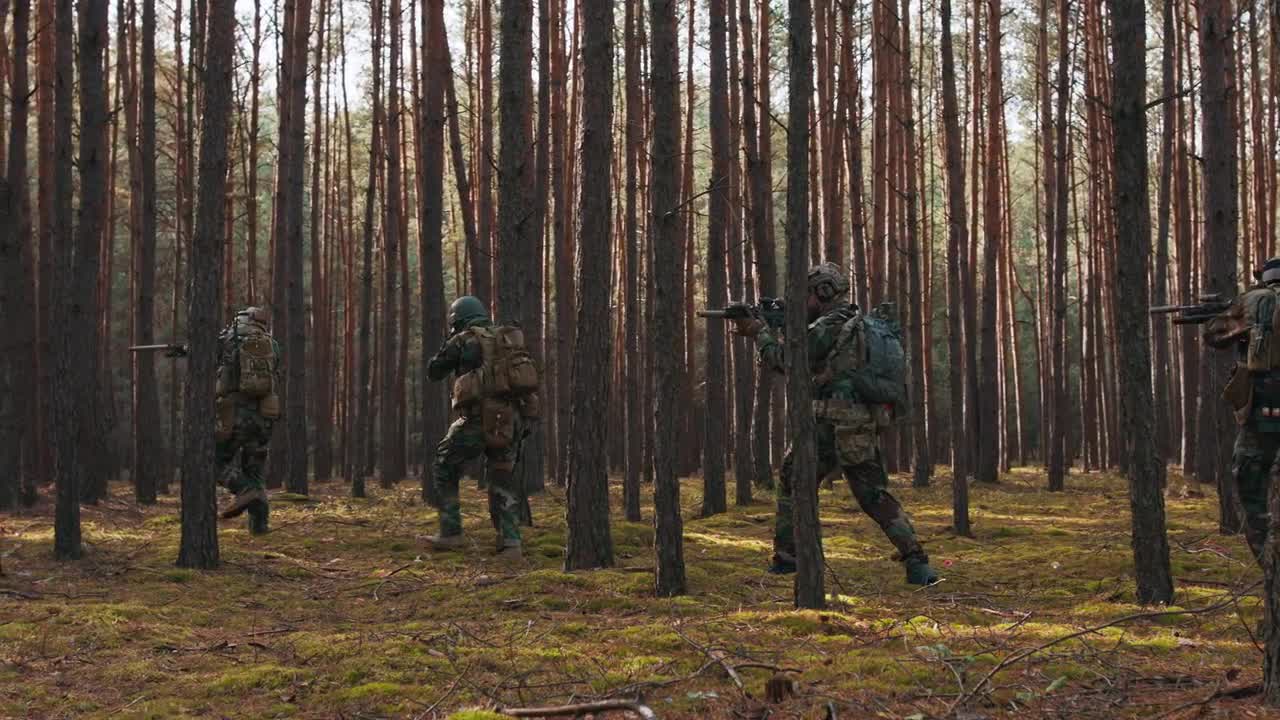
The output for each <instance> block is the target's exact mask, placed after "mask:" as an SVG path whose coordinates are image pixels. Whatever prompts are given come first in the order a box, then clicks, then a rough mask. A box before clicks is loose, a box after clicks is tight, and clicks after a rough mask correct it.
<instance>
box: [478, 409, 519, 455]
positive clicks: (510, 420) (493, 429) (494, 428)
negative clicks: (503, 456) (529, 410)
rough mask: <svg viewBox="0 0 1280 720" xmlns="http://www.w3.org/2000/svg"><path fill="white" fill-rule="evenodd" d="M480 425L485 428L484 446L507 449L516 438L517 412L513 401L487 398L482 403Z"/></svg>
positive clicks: (492, 448) (490, 448) (493, 448)
mask: <svg viewBox="0 0 1280 720" xmlns="http://www.w3.org/2000/svg"><path fill="white" fill-rule="evenodd" d="M480 426H481V427H482V428H483V429H484V446H485V448H487V449H489V450H505V449H507V448H509V447H511V445H512V443H514V442H515V440H516V412H515V408H514V407H512V405H511V403H508V402H506V401H503V400H495V399H492V398H486V399H485V400H483V401H482V402H481V403H480Z"/></svg>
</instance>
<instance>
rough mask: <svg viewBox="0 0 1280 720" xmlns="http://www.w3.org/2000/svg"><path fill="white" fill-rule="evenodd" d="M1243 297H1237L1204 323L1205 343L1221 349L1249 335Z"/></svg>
mask: <svg viewBox="0 0 1280 720" xmlns="http://www.w3.org/2000/svg"><path fill="white" fill-rule="evenodd" d="M1243 297H1244V296H1243V295H1241V296H1240V297H1237V298H1236V299H1235V300H1234V301H1232V303H1231V306H1230V307H1228V308H1227V311H1226V312H1224V313H1222V314H1221V315H1219V316H1217V317H1216V318H1214V319H1212V320H1210V321H1209V322H1207V323H1205V326H1204V335H1203V337H1204V342H1205V344H1206V345H1208V346H1209V347H1211V348H1216V349H1219V350H1222V349H1226V348H1230V347H1232V346H1234V345H1235V344H1236V343H1238V342H1240V341H1242V340H1244V339H1246V338H1247V337H1249V329H1250V325H1249V321H1248V318H1246V317H1245V308H1244V302H1242V300H1241V298H1243Z"/></svg>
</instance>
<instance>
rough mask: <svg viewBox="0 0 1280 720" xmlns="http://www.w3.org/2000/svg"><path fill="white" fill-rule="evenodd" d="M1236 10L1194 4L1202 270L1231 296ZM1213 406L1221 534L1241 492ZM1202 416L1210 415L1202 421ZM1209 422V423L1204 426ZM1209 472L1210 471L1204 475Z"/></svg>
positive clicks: (1209, 434)
mask: <svg viewBox="0 0 1280 720" xmlns="http://www.w3.org/2000/svg"><path fill="white" fill-rule="evenodd" d="M1233 17H1234V16H1233V12H1232V4H1231V1H1230V0H1206V1H1205V2H1202V3H1201V4H1200V5H1199V21H1200V69H1201V75H1200V107H1201V109H1202V112H1203V125H1202V126H1201V131H1202V132H1203V135H1202V137H1203V141H1202V146H1203V147H1202V149H1201V151H1202V154H1203V157H1204V161H1203V165H1202V166H1203V168H1204V210H1205V226H1204V256H1203V257H1204V258H1205V263H1204V274H1203V277H1202V281H1201V284H1200V292H1202V293H1221V294H1222V296H1223V297H1224V298H1228V299H1229V298H1231V297H1234V296H1235V294H1236V292H1237V290H1238V287H1237V284H1236V264H1237V257H1238V251H1239V248H1238V244H1237V229H1238V225H1239V220H1240V215H1239V204H1238V203H1239V194H1238V192H1237V188H1238V186H1239V174H1238V173H1237V166H1238V159H1237V157H1236V134H1237V132H1238V131H1239V130H1238V128H1237V124H1236V122H1235V121H1234V120H1233V110H1232V108H1233V107H1234V105H1235V94H1236V87H1235V82H1234V73H1233V72H1232V65H1233V61H1232V54H1233V50H1232V45H1231V35H1232V32H1233V24H1232V19H1233ZM1234 364H1235V363H1234V359H1233V358H1232V357H1231V355H1230V353H1210V354H1206V355H1205V357H1204V358H1203V360H1202V362H1201V363H1200V387H1201V388H1203V389H1206V390H1208V389H1209V388H1213V389H1214V390H1213V391H1214V392H1218V391H1219V390H1220V389H1221V388H1222V387H1223V386H1225V385H1226V382H1227V378H1228V377H1230V374H1231V370H1232V367H1233V366H1234ZM1204 404H1208V405H1210V406H1211V408H1210V410H1209V412H1208V413H1202V414H1201V421H1202V423H1203V424H1202V425H1201V427H1200V428H1199V436H1200V438H1201V440H1200V448H1199V452H1200V453H1201V454H1202V456H1203V457H1204V458H1206V459H1208V458H1212V459H1213V462H1214V464H1215V476H1216V478H1217V485H1218V510H1219V519H1218V531H1219V532H1221V533H1222V534H1224V535H1231V534H1235V533H1238V532H1240V522H1241V516H1240V510H1239V503H1240V501H1239V497H1238V495H1237V492H1236V487H1235V482H1234V479H1233V478H1232V476H1231V473H1229V472H1227V470H1226V468H1228V467H1230V465H1229V463H1227V460H1226V457H1227V449H1228V447H1229V445H1230V436H1231V433H1232V430H1233V428H1234V420H1233V418H1232V417H1231V413H1230V410H1229V408H1228V407H1227V405H1226V404H1225V403H1204ZM1206 421H1207V422H1206ZM1210 424H1211V427H1210V426H1208V425H1210ZM1206 479H1207V478H1206Z"/></svg>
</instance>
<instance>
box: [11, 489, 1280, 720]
mask: <svg viewBox="0 0 1280 720" xmlns="http://www.w3.org/2000/svg"><path fill="white" fill-rule="evenodd" d="M939 475H940V476H939V478H938V479H936V480H935V482H934V485H933V486H932V487H929V488H924V489H915V488H911V487H907V486H906V485H907V483H906V482H905V481H904V480H903V479H902V478H895V480H894V482H893V492H894V493H895V494H896V495H897V496H898V497H899V499H901V500H902V502H903V504H904V505H905V506H906V507H907V509H908V510H909V511H910V512H911V513H912V515H913V518H914V521H915V523H916V525H917V529H918V530H919V531H920V533H921V535H922V539H923V540H924V541H925V546H926V549H927V550H928V551H929V553H930V555H931V556H932V560H933V562H934V564H935V566H937V567H938V569H939V570H940V571H941V572H942V574H943V575H944V576H945V580H944V582H943V583H941V584H940V585H938V586H935V587H933V588H928V589H924V590H920V589H916V588H913V587H910V586H908V585H906V584H905V583H904V582H903V573H902V568H901V565H900V564H899V563H897V562H895V561H894V560H893V558H892V547H891V546H890V545H889V543H888V542H887V541H886V540H885V539H884V537H883V536H882V535H881V533H880V531H879V529H878V528H877V527H876V526H875V525H874V524H873V523H872V522H871V521H870V520H869V519H868V518H866V517H865V516H864V515H862V514H861V512H859V511H858V510H857V506H856V503H854V501H853V500H852V498H851V497H850V495H849V493H848V490H847V489H846V488H845V487H844V485H843V483H836V484H835V486H834V489H832V490H830V491H823V497H822V505H823V516H824V531H823V532H824V537H825V538H826V540H825V546H826V551H827V559H828V563H829V566H830V570H829V572H828V574H827V590H828V592H829V593H831V599H830V608H829V609H828V610H825V611H821V612H811V611H806V612H797V611H793V610H791V607H790V605H791V583H790V580H789V579H788V578H783V577H776V576H772V575H768V574H766V573H765V572H764V568H765V565H766V564H767V562H768V556H769V552H770V547H771V537H772V531H773V529H772V508H771V505H770V504H769V503H768V502H767V498H768V494H767V491H763V490H757V503H756V504H754V505H751V506H748V507H745V508H731V509H730V512H729V513H727V514H725V515H721V516H717V517H712V518H705V519H702V518H697V517H696V515H695V513H696V509H697V508H698V507H699V506H700V503H699V502H697V500H699V499H700V498H699V490H700V488H699V487H697V486H698V485H700V483H698V482H697V481H688V482H687V483H686V487H685V490H684V494H683V497H682V500H683V505H684V507H685V508H686V515H685V516H686V521H685V530H686V546H685V553H686V560H687V564H688V577H689V583H690V595H689V596H687V597H683V598H675V599H658V598H656V597H654V594H653V591H652V583H653V579H652V571H653V538H652V528H651V525H650V523H651V521H652V520H651V519H652V513H651V508H650V506H649V505H646V506H645V512H644V518H645V519H644V521H643V522H640V523H626V522H622V521H621V520H615V522H614V526H613V541H614V545H615V552H616V558H617V567H615V568H612V569H608V570H601V571H594V572H575V573H565V572H563V571H562V570H561V558H562V548H563V544H564V535H565V528H564V520H563V512H564V498H563V494H562V493H561V492H559V491H556V490H552V491H550V492H549V493H548V494H546V495H544V496H540V497H537V498H534V501H533V508H534V515H535V519H536V527H534V528H533V529H530V530H527V531H526V545H525V555H526V560H525V562H524V563H523V564H521V565H518V566H507V565H503V564H501V563H499V562H498V561H497V560H496V559H495V558H494V557H493V539H492V529H491V528H490V526H489V520H488V517H487V515H486V512H485V507H486V505H485V501H484V500H483V498H482V496H481V495H480V494H479V493H478V492H477V491H476V490H475V488H474V484H471V483H468V488H467V489H466V490H465V491H464V497H463V510H464V515H465V523H466V529H467V533H468V537H469V539H470V542H469V544H468V545H467V547H466V548H464V549H463V550H462V551H458V552H448V553H432V552H430V551H429V550H428V549H427V548H426V544H425V542H424V539H425V538H426V537H427V536H429V535H431V534H432V533H434V531H435V523H434V512H433V511H431V510H430V509H429V508H425V507H423V506H422V504H421V502H420V501H419V500H418V491H417V489H416V487H414V486H412V485H411V484H410V483H403V484H401V486H400V487H399V488H397V489H396V490H393V491H390V492H387V491H382V490H380V489H379V488H377V487H376V486H375V485H376V484H372V483H371V484H370V492H371V493H372V494H373V495H374V497H372V498H370V499H367V500H352V499H349V498H347V497H345V490H346V488H345V485H344V484H342V483H341V482H334V483H329V484H323V485H320V486H319V489H318V491H317V492H316V494H315V495H313V496H312V497H311V498H309V499H308V498H297V497H294V498H283V497H282V498H279V499H277V501H276V502H274V503H273V507H272V516H271V520H272V527H273V532H272V533H271V534H269V535H267V536H265V537H254V536H251V535H249V534H248V533H247V531H246V529H245V526H244V524H243V522H242V521H239V522H233V523H223V524H222V526H221V532H220V540H221V549H222V557H223V560H224V563H223V567H222V569H220V570H217V571H214V572H195V571H190V570H183V569H179V568H175V567H174V566H173V559H174V558H175V557H176V554H177V542H178V530H179V527H178V509H177V504H176V501H175V499H173V498H171V497H168V498H163V499H162V501H161V503H160V504H159V505H157V506H155V507H153V508H145V509H139V508H137V507H136V506H135V505H133V503H132V502H130V501H128V500H127V499H126V498H127V497H128V494H127V489H126V488H124V487H114V488H113V491H114V492H115V493H116V495H117V497H118V498H120V499H113V500H110V501H107V502H106V503H103V504H102V505H99V506H97V507H90V508H85V517H84V531H85V539H86V542H87V543H88V544H89V549H88V553H87V555H86V558H85V560H83V561H81V562H79V563H76V564H59V563H56V562H54V561H53V559H52V517H51V508H48V507H45V506H40V507H37V508H36V509H35V510H33V511H30V512H24V513H18V514H13V515H0V558H2V559H3V568H4V571H5V572H6V573H7V574H6V575H5V576H4V577H2V578H0V717H15V718H19V717H21V718H27V717H30V718H45V717H50V718H53V717H58V718H61V717H108V716H113V717H114V716H121V717H136V718H150V717H155V718H167V717H253V718H269V717H304V718H332V717H339V716H342V717H348V718H355V717H366V718H373V717H397V718H399V717H422V718H432V717H439V718H443V717H447V716H449V714H450V713H453V712H456V711H458V710H461V709H465V708H476V707H482V706H484V707H493V706H495V705H505V706H508V707H510V706H519V705H526V704H531V705H537V704H555V703H560V702H565V701H569V700H571V699H572V700H583V699H592V698H600V697H634V696H636V695H641V696H643V698H644V699H645V701H646V702H647V703H648V704H649V705H650V706H651V707H652V708H653V709H654V710H655V711H656V712H657V713H658V714H659V716H660V717H664V718H672V717H676V718H704V717H705V718H733V717H744V718H760V717H763V708H764V707H765V705H764V700H765V692H764V686H765V683H766V681H768V680H769V679H770V677H771V676H773V675H775V674H777V673H780V672H784V671H785V672H789V673H792V674H793V675H794V678H795V679H796V680H797V681H798V682H797V685H796V687H795V689H796V693H795V694H793V695H792V696H791V697H789V698H788V699H787V700H785V701H783V702H781V703H777V704H774V705H771V706H769V707H770V708H771V710H772V713H773V714H772V715H771V717H774V718H791V717H794V718H813V717H821V716H822V715H821V713H822V712H824V708H825V707H826V705H827V703H828V702H831V703H834V704H835V706H836V707H837V708H838V710H839V712H840V715H839V716H840V717H842V718H844V717H877V716H878V717H894V718H907V717H913V716H914V717H920V718H926V717H942V716H945V715H947V714H948V713H949V712H951V711H952V708H953V706H954V705H956V703H957V700H963V701H964V702H963V704H961V705H960V706H959V707H957V708H956V714H955V716H956V717H1073V718H1076V717H1080V718H1087V717H1095V718H1111V717H1151V716H1158V715H1161V714H1165V713H1168V714H1169V716H1170V717H1177V718H1182V717H1193V716H1199V717H1215V716H1219V717H1251V716H1252V717H1264V716H1265V717H1270V715H1267V714H1266V713H1265V712H1264V711H1263V709H1262V708H1261V707H1260V706H1259V705H1258V704H1257V699H1256V697H1245V698H1231V697H1223V698H1214V699H1212V700H1209V698H1211V697H1213V696H1214V694H1215V693H1218V691H1220V690H1225V689H1230V688H1237V687H1239V686H1244V685H1249V684H1251V683H1257V682H1259V681H1260V676H1261V673H1260V666H1261V656H1260V654H1259V652H1258V650H1257V649H1256V647H1255V645H1254V641H1253V639H1252V637H1251V634H1252V632H1253V630H1254V626H1255V623H1256V622H1257V620H1258V618H1259V616H1260V613H1261V609H1260V605H1259V603H1258V601H1257V598H1256V593H1245V594H1244V595H1243V597H1241V598H1240V599H1239V600H1238V601H1237V602H1234V603H1225V604H1224V603H1223V601H1224V600H1226V599H1228V598H1231V597H1232V594H1233V592H1237V591H1239V590H1240V589H1243V588H1246V587H1248V586H1249V585H1251V584H1252V583H1254V582H1256V580H1257V579H1258V578H1259V576H1260V573H1259V572H1258V570H1257V569H1256V568H1255V566H1254V564H1253V563H1252V561H1251V560H1249V558H1248V554H1247V551H1246V550H1245V547H1244V541H1243V539H1241V538H1232V537H1221V536H1219V535H1218V534H1217V533H1216V527H1217V521H1216V505H1217V500H1216V498H1214V497H1212V496H1210V497H1208V498H1195V499H1180V498H1171V499H1170V500H1169V521H1170V539H1171V546H1172V548H1173V555H1172V564H1173V570H1174V575H1175V577H1176V578H1177V579H1178V583H1177V596H1176V599H1175V602H1176V606H1175V607H1174V608H1170V609H1174V610H1176V609H1195V608H1204V607H1208V606H1212V605H1216V604H1223V605H1224V607H1223V608H1222V609H1220V610H1217V611H1214V612H1209V613H1203V614H1196V615H1176V614H1170V615H1164V616H1159V617H1143V618H1139V619H1135V620H1133V621H1130V622H1125V623H1123V624H1120V625H1117V626H1114V627H1108V628H1105V629H1100V630H1097V631H1096V632H1090V633H1087V634H1085V635H1083V636H1081V637H1080V638H1077V639H1073V640H1069V641H1066V642H1062V643H1059V644H1056V645H1053V646H1052V647H1050V648H1048V649H1046V650H1044V651H1043V652H1040V653H1037V654H1034V655H1031V656H1030V657H1027V658H1024V659H1021V660H1017V661H1011V662H1009V663H1008V664H1007V666H1004V667H1001V668H1000V670H999V672H997V673H995V674H994V675H992V676H991V678H990V680H989V681H984V677H985V676H987V675H988V674H989V673H990V672H991V671H992V670H993V669H994V668H997V667H998V665H999V664H1000V663H1001V662H1002V661H1006V660H1010V659H1011V658H1013V657H1016V656H1017V655H1018V654H1019V653H1020V652H1021V651H1024V650H1029V649H1031V648H1034V647H1037V646H1039V645H1042V644H1046V643H1049V642H1051V641H1053V640H1055V639H1057V638H1060V637H1062V636H1065V635H1068V634H1071V633H1075V632H1077V631H1079V630H1081V629H1083V628H1086V627H1089V626H1092V625H1102V624H1105V623H1107V622H1109V621H1112V620H1115V619H1117V618H1121V617H1124V616H1127V615H1132V614H1140V613H1144V612H1148V611H1153V610H1161V609H1163V608H1142V607H1139V606H1137V605H1136V604H1135V603H1134V602H1133V581H1132V568H1131V562H1132V558H1131V554H1130V548H1129V535H1128V501H1127V498H1126V495H1125V486H1124V483H1123V481H1122V480H1120V479H1119V478H1116V477H1114V476H1109V475H1096V474H1095V475H1085V476H1072V477H1071V478H1069V480H1068V485H1069V492H1067V493H1060V494H1056V495H1055V494H1051V493H1048V492H1045V491H1043V490H1042V489H1041V487H1042V486H1043V485H1044V482H1043V480H1044V478H1043V475H1042V474H1039V473H1037V472H1036V471H1033V470H1025V469H1024V470H1018V471H1016V472H1015V473H1013V474H1011V475H1008V476H1006V478H1005V479H1004V481H1003V482H1002V483H1000V484H999V485H990V486H987V485H983V486H974V487H973V489H972V496H971V503H972V518H973V524H974V531H975V537H974V538H958V537H955V536H954V535H952V534H951V533H950V532H949V529H948V526H949V524H950V520H951V510H950V493H951V488H950V481H949V478H948V477H946V471H945V469H944V470H942V472H940V474H939ZM617 491H618V488H615V493H616V492H617ZM643 494H644V495H645V497H646V500H647V499H648V496H649V495H651V491H650V489H649V488H645V489H644V493H643ZM613 507H614V510H615V514H616V512H617V510H618V508H620V503H619V502H618V497H617V495H616V494H615V502H614V505H613ZM724 664H728V665H731V666H734V667H735V668H737V670H736V673H735V674H736V676H737V678H739V679H740V680H741V682H742V684H743V688H742V689H739V687H738V686H737V684H736V682H735V680H734V679H733V678H731V677H730V676H729V675H728V674H727V673H726V672H725V670H724V667H723V665H724ZM1202 701H1203V702H1202ZM1180 706H1184V707H1181V708H1180Z"/></svg>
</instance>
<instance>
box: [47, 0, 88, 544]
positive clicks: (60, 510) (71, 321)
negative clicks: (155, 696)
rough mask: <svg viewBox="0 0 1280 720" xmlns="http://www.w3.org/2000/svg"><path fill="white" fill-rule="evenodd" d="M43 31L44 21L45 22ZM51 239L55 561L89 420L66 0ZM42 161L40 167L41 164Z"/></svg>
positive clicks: (59, 28)
mask: <svg viewBox="0 0 1280 720" xmlns="http://www.w3.org/2000/svg"><path fill="white" fill-rule="evenodd" d="M45 28H46V32H47V31H48V26H45ZM53 29H54V37H55V41H54V45H55V47H54V54H53V62H54V65H53V72H54V75H53V83H54V84H53V95H54V98H53V134H52V139H53V147H54V150H53V156H52V157H53V165H52V173H51V174H52V175H53V186H52V189H51V191H52V203H53V205H52V212H53V238H52V241H53V242H52V244H53V246H54V248H56V253H57V255H56V261H55V262H54V268H55V271H56V273H57V275H56V277H57V288H56V290H55V292H54V293H53V296H52V297H54V298H57V301H58V307H57V313H56V314H55V315H54V316H53V318H52V320H51V322H50V331H51V332H53V331H54V328H55V327H56V333H57V337H56V339H55V340H54V343H53V347H54V353H53V362H54V374H55V376H56V377H60V378H69V379H72V381H71V382H60V383H56V385H55V387H54V388H53V391H52V393H51V400H52V402H51V407H50V412H49V416H50V418H49V419H50V428H51V432H50V441H51V444H52V445H53V452H54V468H53V469H54V482H55V485H56V487H57V494H58V500H57V507H56V509H55V515H54V538H53V552H54V555H55V556H56V557H57V558H58V559H60V560H74V559H77V558H79V557H80V555H81V553H82V552H83V549H82V547H81V543H80V483H81V479H82V478H83V477H84V472H85V468H84V465H85V460H86V458H85V457H84V455H83V448H82V443H81V439H80V429H81V428H82V427H85V426H87V425H89V426H91V423H90V422H88V421H86V420H85V419H84V417H83V415H84V410H83V409H82V408H81V407H80V405H79V402H78V399H79V398H80V392H81V389H80V388H79V387H77V385H76V382H75V379H76V378H78V377H79V376H78V375H77V372H78V370H79V369H78V368H77V367H76V361H75V358H76V356H77V355H78V353H77V352H76V351H77V349H78V348H79V347H80V344H81V343H82V342H83V341H84V337H83V336H82V335H81V334H80V332H81V330H82V328H84V327H85V326H86V324H87V323H88V322H90V319H89V318H90V317H92V316H89V315H87V312H86V311H87V308H86V307H85V306H83V305H81V304H80V303H79V302H77V293H76V290H75V288H76V287H77V285H80V284H88V280H89V279H88V278H85V277H83V276H81V275H79V272H78V270H79V268H78V253H77V251H76V244H77V243H76V239H75V238H73V237H72V234H71V233H72V227H71V196H72V192H73V190H72V187H73V186H72V181H71V168H72V159H71V113H72V107H73V103H72V99H71V89H72V85H73V81H74V78H73V74H72V66H71V57H72V50H73V48H72V38H73V36H72V17H71V0H57V11H56V15H55V20H54V24H53ZM44 167H47V166H42V169H43V168H44Z"/></svg>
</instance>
